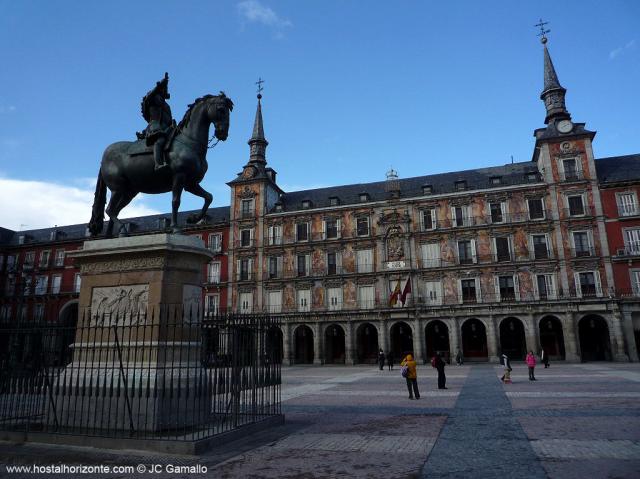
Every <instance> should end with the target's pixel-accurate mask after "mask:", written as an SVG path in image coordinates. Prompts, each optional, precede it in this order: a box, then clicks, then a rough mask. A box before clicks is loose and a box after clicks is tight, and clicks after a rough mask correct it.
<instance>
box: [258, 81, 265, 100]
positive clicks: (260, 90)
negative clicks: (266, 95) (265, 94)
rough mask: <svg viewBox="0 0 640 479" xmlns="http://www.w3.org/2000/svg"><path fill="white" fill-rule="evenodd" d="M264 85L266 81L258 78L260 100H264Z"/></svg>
mask: <svg viewBox="0 0 640 479" xmlns="http://www.w3.org/2000/svg"><path fill="white" fill-rule="evenodd" d="M263 83H264V80H263V79H262V78H260V77H258V81H257V82H256V85H258V99H260V98H262V90H264V88H262V84H263Z"/></svg>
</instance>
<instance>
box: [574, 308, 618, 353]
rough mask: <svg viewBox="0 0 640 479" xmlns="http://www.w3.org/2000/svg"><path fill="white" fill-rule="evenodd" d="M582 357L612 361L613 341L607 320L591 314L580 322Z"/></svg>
mask: <svg viewBox="0 0 640 479" xmlns="http://www.w3.org/2000/svg"><path fill="white" fill-rule="evenodd" d="M578 335H579V337H580V357H581V358H582V361H611V343H610V341H609V326H607V321H606V320H605V319H604V318H603V317H602V316H599V315H597V314H589V315H587V316H585V317H584V318H582V319H581V320H580V322H579V323H578Z"/></svg>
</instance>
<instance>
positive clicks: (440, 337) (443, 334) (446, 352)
mask: <svg viewBox="0 0 640 479" xmlns="http://www.w3.org/2000/svg"><path fill="white" fill-rule="evenodd" d="M424 339H425V343H426V345H427V358H428V359H430V358H432V357H434V356H435V354H436V353H442V355H443V356H444V357H445V359H446V360H447V361H449V358H450V356H451V351H450V348H449V328H448V327H447V325H446V324H444V323H443V322H442V321H439V320H435V321H430V322H429V324H427V327H426V328H424Z"/></svg>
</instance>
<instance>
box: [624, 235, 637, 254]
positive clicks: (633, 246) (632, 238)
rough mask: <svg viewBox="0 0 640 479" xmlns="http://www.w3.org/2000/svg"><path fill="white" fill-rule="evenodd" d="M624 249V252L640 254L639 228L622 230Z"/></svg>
mask: <svg viewBox="0 0 640 479" xmlns="http://www.w3.org/2000/svg"><path fill="white" fill-rule="evenodd" d="M624 250H625V253H626V254H640V229H625V230H624Z"/></svg>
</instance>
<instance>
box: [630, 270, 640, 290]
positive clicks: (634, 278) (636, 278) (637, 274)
mask: <svg viewBox="0 0 640 479" xmlns="http://www.w3.org/2000/svg"><path fill="white" fill-rule="evenodd" d="M631 288H632V289H633V295H634V296H640V270H637V269H636V270H631Z"/></svg>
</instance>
